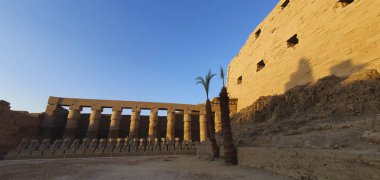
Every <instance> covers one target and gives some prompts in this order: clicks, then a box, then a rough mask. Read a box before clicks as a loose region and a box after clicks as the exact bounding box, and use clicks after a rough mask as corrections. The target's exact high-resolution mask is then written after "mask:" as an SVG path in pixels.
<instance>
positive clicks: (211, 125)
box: [195, 69, 219, 159]
mask: <svg viewBox="0 0 380 180" xmlns="http://www.w3.org/2000/svg"><path fill="white" fill-rule="evenodd" d="M214 76H215V74H212V73H211V69H210V70H209V71H208V74H206V76H205V77H204V78H203V77H201V76H198V77H197V78H196V79H195V80H196V84H201V85H202V86H203V87H204V89H205V92H206V98H207V100H206V121H207V131H208V135H209V138H210V141H211V147H212V152H213V159H215V158H217V157H219V147H218V145H217V144H216V139H215V122H214V120H213V118H212V111H211V102H210V99H209V89H210V82H211V79H212V78H213V77H214Z"/></svg>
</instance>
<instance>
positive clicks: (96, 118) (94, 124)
mask: <svg viewBox="0 0 380 180" xmlns="http://www.w3.org/2000/svg"><path fill="white" fill-rule="evenodd" d="M101 117H102V108H101V107H95V106H94V107H92V108H91V115H90V121H89V124H88V129H87V136H86V138H88V139H94V138H97V136H98V130H99V123H100V119H101Z"/></svg>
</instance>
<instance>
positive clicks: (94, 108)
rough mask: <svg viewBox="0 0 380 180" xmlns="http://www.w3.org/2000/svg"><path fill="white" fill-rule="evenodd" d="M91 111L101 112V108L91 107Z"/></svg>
mask: <svg viewBox="0 0 380 180" xmlns="http://www.w3.org/2000/svg"><path fill="white" fill-rule="evenodd" d="M91 110H92V111H103V108H102V107H101V106H92V107H91Z"/></svg>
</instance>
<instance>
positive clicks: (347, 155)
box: [238, 147, 380, 180]
mask: <svg viewBox="0 0 380 180" xmlns="http://www.w3.org/2000/svg"><path fill="white" fill-rule="evenodd" d="M238 156H239V157H238V158H239V165H242V166H248V167H251V168H256V169H264V170H267V171H270V172H273V173H276V174H281V175H284V176H290V177H293V178H295V179H342V180H343V179H347V180H349V179H366V180H369V179H374V180H375V179H379V178H380V168H379V166H380V165H379V163H380V153H379V152H358V151H341V150H311V149H278V148H257V147H238Z"/></svg>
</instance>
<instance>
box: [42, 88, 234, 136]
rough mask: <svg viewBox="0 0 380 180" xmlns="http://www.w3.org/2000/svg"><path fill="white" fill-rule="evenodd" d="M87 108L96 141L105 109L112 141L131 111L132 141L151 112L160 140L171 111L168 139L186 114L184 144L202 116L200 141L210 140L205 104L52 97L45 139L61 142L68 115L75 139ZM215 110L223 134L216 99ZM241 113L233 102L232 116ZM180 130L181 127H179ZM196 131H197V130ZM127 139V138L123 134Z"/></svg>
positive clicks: (151, 129) (44, 125)
mask: <svg viewBox="0 0 380 180" xmlns="http://www.w3.org/2000/svg"><path fill="white" fill-rule="evenodd" d="M62 107H69V113H68V115H67V113H66V110H64V109H63V108H62ZM83 107H90V108H91V115H90V117H89V125H88V129H87V134H86V138H89V139H93V138H96V137H98V133H99V129H101V128H100V127H99V126H100V121H101V118H102V111H103V108H112V113H111V118H110V127H109V132H108V137H109V138H118V136H119V135H120V134H119V132H120V129H121V128H120V121H121V118H122V111H123V109H131V110H132V114H131V123H130V127H129V135H128V136H129V137H130V138H138V137H139V129H141V128H140V121H141V117H140V114H141V110H142V109H144V110H150V113H149V125H148V126H149V131H148V137H149V138H156V137H157V136H158V132H157V129H158V128H157V127H158V111H159V110H167V129H166V138H167V139H171V140H173V139H174V138H175V132H176V130H175V123H176V116H175V114H176V111H181V112H183V114H184V115H183V129H184V132H183V137H180V138H181V139H183V140H191V139H192V134H191V132H192V131H191V129H192V126H191V124H192V123H191V122H192V121H194V120H193V119H192V115H194V114H197V115H198V114H199V133H200V134H199V137H200V141H201V142H203V141H206V139H207V123H206V116H205V105H204V104H196V105H194V104H178V103H159V102H139V101H117V100H99V99H78V98H62V97H52V96H51V97H49V100H48V105H47V107H46V111H45V113H44V118H43V121H42V123H41V129H42V131H41V132H42V133H43V134H44V135H43V137H45V138H53V139H54V138H57V137H60V136H61V135H62V134H60V133H61V130H62V129H61V128H62V124H63V123H62V122H64V121H65V119H66V117H65V116H66V115H67V123H66V127H65V129H64V133H63V134H64V137H65V138H74V137H75V135H76V132H77V128H78V122H79V121H80V119H81V114H80V113H81V111H82V108H83ZM211 110H212V112H214V117H215V119H214V121H215V131H216V132H220V131H221V129H222V122H221V114H220V101H219V99H218V98H214V99H213V100H212V101H211ZM236 111H237V99H231V100H230V112H231V115H233V114H235V113H236ZM177 127H178V126H177ZM193 128H194V127H193ZM123 135H124V134H123Z"/></svg>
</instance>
